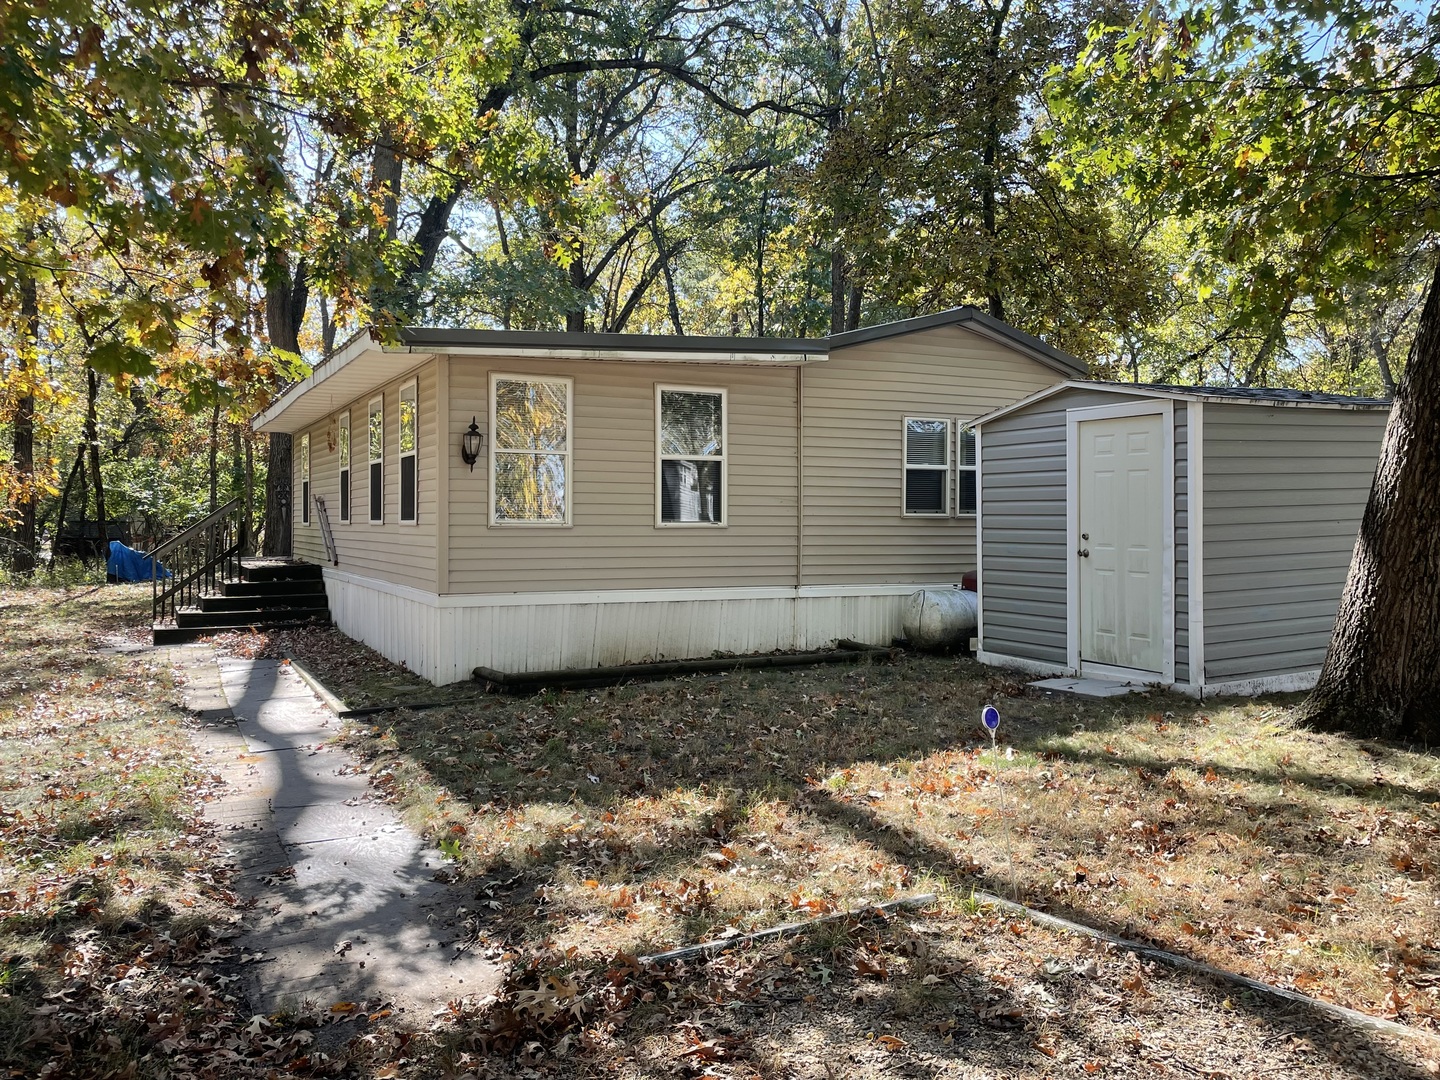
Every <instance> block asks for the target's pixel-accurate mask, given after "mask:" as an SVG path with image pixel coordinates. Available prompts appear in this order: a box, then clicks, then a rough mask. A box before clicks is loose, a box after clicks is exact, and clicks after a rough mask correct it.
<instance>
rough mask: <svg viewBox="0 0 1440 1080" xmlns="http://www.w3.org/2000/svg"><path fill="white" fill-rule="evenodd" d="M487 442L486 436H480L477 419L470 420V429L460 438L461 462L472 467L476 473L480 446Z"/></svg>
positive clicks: (471, 469) (472, 470)
mask: <svg viewBox="0 0 1440 1080" xmlns="http://www.w3.org/2000/svg"><path fill="white" fill-rule="evenodd" d="M484 441H485V436H484V435H481V434H480V428H479V427H478V426H476V424H475V417H473V416H472V417H471V418H470V427H469V428H468V429H467V430H466V431H465V433H464V434H463V435H461V436H460V460H461V461H463V462H465V464H466V465H469V466H470V471H471V472H474V471H475V462H477V461H479V460H480V446H481V444H482V443H484Z"/></svg>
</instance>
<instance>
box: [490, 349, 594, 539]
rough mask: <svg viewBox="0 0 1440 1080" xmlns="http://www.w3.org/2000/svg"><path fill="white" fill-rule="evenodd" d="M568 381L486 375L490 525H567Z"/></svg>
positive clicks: (571, 393) (571, 391) (570, 388)
mask: <svg viewBox="0 0 1440 1080" xmlns="http://www.w3.org/2000/svg"><path fill="white" fill-rule="evenodd" d="M574 388H575V384H574V381H573V380H571V379H565V378H544V377H542V378H527V377H525V376H523V375H497V374H493V373H492V374H491V376H490V524H492V525H568V524H570V503H571V498H570V430H571V416H570V412H571V401H572V398H573V397H574Z"/></svg>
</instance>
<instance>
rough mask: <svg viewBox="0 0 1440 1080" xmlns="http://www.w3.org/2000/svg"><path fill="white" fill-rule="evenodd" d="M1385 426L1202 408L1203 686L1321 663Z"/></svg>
mask: <svg viewBox="0 0 1440 1080" xmlns="http://www.w3.org/2000/svg"><path fill="white" fill-rule="evenodd" d="M1387 419H1388V414H1387V413H1386V412H1385V411H1383V410H1369V411H1363V412H1357V411H1348V410H1337V409H1297V408H1293V407H1285V406H1265V405H1225V404H1206V406H1205V434H1204V451H1203V452H1204V460H1205V467H1204V485H1205V499H1204V538H1203V539H1204V544H1205V681H1206V682H1207V683H1216V682H1222V681H1229V680H1241V679H1258V678H1265V677H1267V676H1274V675H1286V674H1290V673H1293V672H1302V671H1312V670H1314V669H1316V668H1319V667H1320V665H1321V664H1322V663H1323V662H1324V659H1325V650H1326V648H1328V646H1329V643H1330V633H1331V630H1332V629H1333V628H1334V623H1335V611H1336V608H1337V607H1338V605H1339V602H1340V593H1341V591H1342V590H1343V588H1344V586H1345V577H1346V574H1347V573H1348V571H1349V567H1350V556H1351V553H1352V551H1353V550H1354V547H1355V537H1356V534H1357V533H1358V531H1359V527H1360V516H1361V514H1362V513H1363V512H1364V509H1365V501H1366V499H1367V498H1368V497H1369V494H1370V483H1371V480H1372V479H1373V478H1374V474H1375V464H1376V462H1377V460H1378V459H1379V455H1380V443H1381V440H1382V438H1383V436H1384V433H1385V423H1386V420H1387Z"/></svg>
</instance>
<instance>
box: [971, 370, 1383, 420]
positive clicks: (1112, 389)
mask: <svg viewBox="0 0 1440 1080" xmlns="http://www.w3.org/2000/svg"><path fill="white" fill-rule="evenodd" d="M1074 389H1081V390H1099V391H1102V392H1104V393H1110V394H1121V395H1125V396H1128V397H1160V398H1171V399H1174V400H1178V401H1214V402H1223V403H1225V404H1227V405H1269V406H1271V407H1272V408H1292V409H1293V408H1301V409H1349V410H1383V409H1388V408H1390V401H1389V400H1388V399H1385V398H1367V397H1348V396H1346V395H1344V394H1326V393H1322V392H1320V391H1318V390H1293V389H1287V388H1284V387H1271V386H1172V385H1168V384H1165V383H1110V382H1093V381H1086V380H1079V379H1072V380H1069V381H1066V382H1062V383H1056V384H1055V385H1054V386H1047V387H1046V388H1045V389H1044V390H1040V391H1037V392H1036V393H1033V394H1031V395H1030V396H1029V397H1024V398H1021V399H1020V400H1019V401H1016V402H1013V403H1012V404H1010V405H1006V406H1005V407H1004V408H1001V409H996V410H995V411H994V412H989V413H986V414H985V415H984V416H982V417H980V418H979V419H978V420H975V421H974V422H973V424H972V426H975V427H978V426H980V425H981V424H988V423H990V422H991V421H993V420H998V419H1000V418H1001V417H1002V416H1009V415H1010V414H1011V413H1013V412H1017V411H1018V410H1020V409H1023V408H1026V407H1027V406H1030V405H1033V404H1035V403H1036V402H1037V401H1043V400H1045V399H1046V398H1049V397H1053V396H1055V395H1056V394H1059V393H1063V392H1064V391H1066V390H1074Z"/></svg>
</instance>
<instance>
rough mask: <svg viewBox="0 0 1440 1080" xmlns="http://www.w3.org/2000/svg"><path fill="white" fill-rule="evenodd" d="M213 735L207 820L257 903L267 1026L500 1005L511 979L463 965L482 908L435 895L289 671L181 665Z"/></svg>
mask: <svg viewBox="0 0 1440 1080" xmlns="http://www.w3.org/2000/svg"><path fill="white" fill-rule="evenodd" d="M172 659H173V660H174V662H175V664H176V666H177V667H178V668H179V669H180V670H181V672H182V673H183V678H184V682H185V688H184V689H185V702H186V705H187V707H188V708H189V709H190V710H191V712H192V713H194V715H195V716H196V718H197V720H198V721H199V730H198V731H197V732H196V735H195V738H196V743H197V745H198V747H199V749H200V752H201V755H202V763H203V765H204V767H205V768H206V769H208V770H210V771H213V772H215V773H218V774H219V775H220V777H221V778H222V779H223V780H224V781H225V786H224V789H223V791H224V794H223V795H222V797H221V798H220V799H218V800H216V801H215V802H212V803H209V804H207V806H206V816H207V817H208V818H210V819H211V820H213V821H215V822H217V823H219V824H220V825H221V827H222V839H223V841H224V842H226V843H227V844H228V846H229V847H230V848H231V850H232V851H233V852H234V856H235V859H236V862H237V864H238V866H239V868H240V874H239V876H238V881H237V886H238V889H239V891H240V892H241V893H242V895H246V896H251V897H254V898H255V900H256V903H255V906H254V907H253V908H252V909H251V910H250V911H249V912H248V913H247V914H246V918H245V931H244V933H243V934H242V936H241V937H240V938H239V940H238V944H239V945H241V946H242V947H243V948H244V949H246V950H248V951H249V952H252V953H260V954H263V955H262V957H261V959H260V960H258V961H256V962H254V963H248V964H245V965H244V966H243V968H242V971H243V972H244V973H245V974H246V984H247V985H246V987H245V989H246V991H247V994H248V995H249V998H250V1002H251V1006H252V1007H253V1008H255V1009H256V1010H257V1011H262V1012H266V1013H270V1012H277V1011H280V1010H282V1009H286V1008H294V1007H298V1006H300V1005H301V1004H303V1003H305V1002H307V1001H308V1002H310V1003H312V1004H314V1005H317V1006H320V1007H323V1008H328V1007H329V1006H331V1005H333V1004H336V1003H338V1002H342V1001H350V1002H355V1001H362V1000H372V1001H373V1000H374V999H376V998H382V999H384V1000H385V1001H387V1002H393V1003H395V1004H397V1005H400V1006H401V1007H404V1008H413V1009H416V1010H419V1011H422V1012H428V1011H430V1010H433V1009H435V1008H438V1007H440V1006H441V1005H443V1004H444V1003H445V1002H447V1001H450V1000H453V999H455V998H459V997H473V996H477V995H483V994H486V993H489V992H492V991H493V990H495V989H496V988H497V987H498V985H499V982H500V978H501V970H500V969H499V968H498V967H497V966H496V965H495V964H493V963H492V962H490V961H488V960H485V959H483V958H481V957H479V956H476V955H474V954H472V953H468V952H461V951H459V950H458V949H457V948H456V942H457V941H458V940H459V939H460V938H462V937H463V927H462V925H461V923H462V919H461V917H460V916H459V915H458V909H460V908H462V907H466V906H469V903H470V899H469V896H468V894H467V893H466V892H465V891H464V890H461V889H458V888H454V887H451V886H449V885H446V884H443V883H441V882H438V881H436V880H435V873H436V871H437V870H438V869H439V868H440V867H441V866H442V865H443V863H444V860H443V858H442V857H441V855H440V853H439V852H438V851H435V850H433V849H430V848H426V847H425V846H424V845H423V844H422V843H421V841H420V838H419V837H418V836H416V835H415V833H414V832H412V831H411V830H410V829H408V828H407V827H406V826H405V825H404V824H403V823H402V822H401V821H400V818H399V816H398V815H397V814H396V813H395V811H394V810H392V809H391V808H390V807H389V806H388V805H386V804H385V803H383V802H379V801H377V800H376V799H375V797H374V794H373V792H372V790H371V787H370V783H369V777H368V775H367V774H366V773H364V772H362V771H361V768H360V763H359V762H358V761H357V760H356V759H355V758H354V757H352V756H351V755H350V754H349V753H347V752H346V751H344V750H342V749H339V748H338V747H334V746H332V745H330V744H331V743H332V742H333V740H334V739H335V738H336V736H337V735H338V734H339V729H340V721H339V720H337V719H336V718H335V716H334V714H332V713H331V712H330V711H329V710H327V709H326V708H324V706H322V705H321V704H320V702H319V700H318V699H317V698H316V697H315V695H314V694H313V693H311V691H310V689H309V688H308V687H306V686H305V684H304V683H302V682H301V681H300V679H299V677H298V676H296V675H295V673H294V672H292V671H290V669H289V667H288V666H287V665H285V664H283V663H280V662H279V661H275V660H239V659H232V658H229V657H225V658H221V659H219V661H218V662H217V660H216V658H215V654H214V650H213V649H212V648H210V647H209V646H203V645H202V646H188V647H183V648H176V649H173V650H172Z"/></svg>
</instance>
